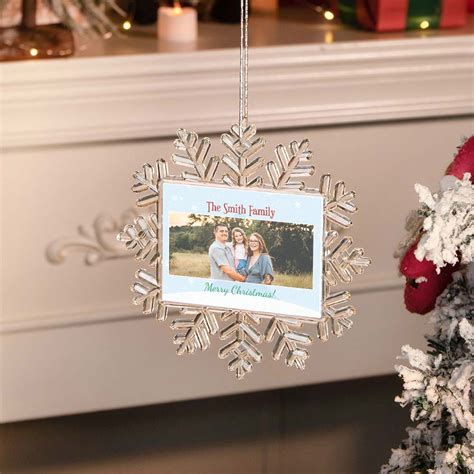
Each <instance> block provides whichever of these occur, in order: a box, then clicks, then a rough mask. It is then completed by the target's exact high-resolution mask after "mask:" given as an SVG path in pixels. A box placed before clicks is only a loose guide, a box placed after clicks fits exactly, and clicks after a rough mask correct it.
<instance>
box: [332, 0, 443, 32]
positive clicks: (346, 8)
mask: <svg viewBox="0 0 474 474" xmlns="http://www.w3.org/2000/svg"><path fill="white" fill-rule="evenodd" d="M359 1H360V0H359ZM380 1H383V0H380ZM338 7H339V15H340V18H341V20H342V22H343V23H345V24H348V25H352V26H360V25H359V22H358V19H357V0H340V1H339V4H338ZM367 8H369V4H368V2H367ZM440 17H441V0H411V1H410V2H409V3H408V12H407V19H406V29H408V30H417V29H420V24H422V22H424V21H427V22H428V23H429V24H428V25H427V27H428V26H429V27H430V28H439V24H440Z"/></svg>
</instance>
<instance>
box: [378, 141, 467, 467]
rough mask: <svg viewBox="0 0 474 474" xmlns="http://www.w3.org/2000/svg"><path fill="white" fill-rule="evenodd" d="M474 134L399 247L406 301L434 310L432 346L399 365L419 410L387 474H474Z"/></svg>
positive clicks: (408, 398) (411, 352)
mask: <svg viewBox="0 0 474 474" xmlns="http://www.w3.org/2000/svg"><path fill="white" fill-rule="evenodd" d="M473 177H474V137H471V138H470V139H469V140H466V142H465V143H464V145H463V146H462V147H461V148H460V149H459V152H458V154H457V156H456V158H455V160H454V161H453V163H452V164H451V165H450V166H449V168H448V170H447V172H446V176H445V177H444V178H443V179H442V180H441V190H440V192H439V193H436V194H431V192H429V190H428V189H427V188H425V187H424V186H420V185H417V186H416V190H417V191H418V194H419V196H420V202H421V203H422V207H421V209H419V210H418V211H417V212H414V213H412V214H411V215H410V217H409V219H408V221H407V230H408V231H409V235H408V236H407V238H406V239H405V241H404V242H403V243H402V244H401V246H400V248H399V249H398V251H397V256H399V257H401V264H400V271H401V272H402V274H404V275H405V276H406V278H407V285H406V288H405V304H406V306H407V308H408V309H409V310H410V311H412V312H417V313H420V314H425V313H428V312H431V321H432V323H433V324H434V334H432V335H429V336H426V340H427V345H428V350H427V352H423V351H421V350H419V349H414V348H412V347H410V346H404V347H403V348H402V358H404V359H406V360H407V361H408V364H409V365H408V366H404V365H400V366H397V367H396V369H397V371H398V373H399V375H400V377H401V378H402V379H403V382H404V383H403V393H402V394H401V396H399V397H397V398H396V399H395V401H397V402H399V403H400V404H401V406H403V407H404V406H408V405H409V406H410V407H411V419H412V420H413V421H414V422H416V425H415V426H414V427H412V428H408V429H407V432H408V438H407V439H406V440H404V441H403V442H402V443H401V445H400V446H399V447H398V448H397V449H393V450H392V456H391V458H390V460H389V462H388V464H386V465H384V466H382V468H381V472H382V473H383V474H387V473H414V472H422V473H427V472H433V473H439V474H448V473H449V474H451V473H473V472H474V416H473V413H472V405H473V401H472V393H473V386H472V384H473V381H474V261H473V260H474V185H473V181H472V180H473Z"/></svg>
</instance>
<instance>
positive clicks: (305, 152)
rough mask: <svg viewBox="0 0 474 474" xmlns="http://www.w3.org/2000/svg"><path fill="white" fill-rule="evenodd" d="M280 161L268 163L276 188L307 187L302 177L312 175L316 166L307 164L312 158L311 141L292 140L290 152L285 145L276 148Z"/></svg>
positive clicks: (271, 178)
mask: <svg viewBox="0 0 474 474" xmlns="http://www.w3.org/2000/svg"><path fill="white" fill-rule="evenodd" d="M275 154H276V156H277V158H278V163H276V162H274V161H270V162H269V163H267V167H266V168H267V173H268V176H269V177H270V181H271V183H272V186H273V187H274V188H275V189H299V190H302V189H304V187H305V184H304V182H303V181H300V179H301V178H303V177H307V176H312V175H313V174H314V171H315V168H314V166H313V165H308V164H305V162H308V161H309V160H311V156H312V152H311V151H310V149H309V141H308V140H303V141H302V142H301V143H298V142H297V141H292V142H291V143H290V153H288V150H287V149H286V147H284V146H283V145H278V146H277V147H276V148H275Z"/></svg>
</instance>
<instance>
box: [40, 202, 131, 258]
mask: <svg viewBox="0 0 474 474" xmlns="http://www.w3.org/2000/svg"><path fill="white" fill-rule="evenodd" d="M137 216H138V213H137V212H136V211H135V210H134V209H127V210H126V211H124V212H123V213H122V214H121V215H120V217H119V218H118V219H115V218H113V217H111V216H109V215H106V214H100V215H98V216H97V217H96V218H95V219H94V221H93V222H92V224H91V225H90V226H89V227H85V226H83V225H79V226H78V228H77V235H76V236H71V237H61V238H58V239H56V240H54V241H52V242H51V243H49V244H48V246H47V247H46V260H47V261H48V262H49V263H52V264H61V263H64V262H65V260H66V258H67V257H68V255H70V254H73V253H80V254H84V263H85V264H86V265H97V264H99V263H101V262H104V261H106V260H113V259H118V258H132V257H133V255H132V254H130V252H129V251H127V249H126V248H125V247H124V245H123V244H122V243H120V242H117V233H118V232H120V231H121V230H122V229H123V227H124V225H125V224H127V223H128V222H130V221H133V220H134V219H135V218H136V217H137Z"/></svg>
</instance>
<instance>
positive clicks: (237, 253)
mask: <svg viewBox="0 0 474 474" xmlns="http://www.w3.org/2000/svg"><path fill="white" fill-rule="evenodd" d="M232 248H233V251H234V258H235V259H237V260H242V259H245V258H247V249H246V248H245V245H244V244H236V245H235V247H234V246H233V245H232Z"/></svg>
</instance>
